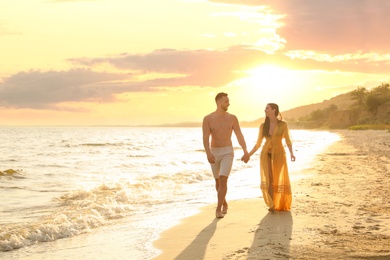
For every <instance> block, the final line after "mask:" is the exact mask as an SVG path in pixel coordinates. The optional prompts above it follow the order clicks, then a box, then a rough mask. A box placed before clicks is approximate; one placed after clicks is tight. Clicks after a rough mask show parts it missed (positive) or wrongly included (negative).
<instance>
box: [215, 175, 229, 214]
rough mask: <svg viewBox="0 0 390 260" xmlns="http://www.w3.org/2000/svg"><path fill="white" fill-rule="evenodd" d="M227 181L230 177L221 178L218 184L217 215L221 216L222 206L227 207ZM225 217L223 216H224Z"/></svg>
mask: <svg viewBox="0 0 390 260" xmlns="http://www.w3.org/2000/svg"><path fill="white" fill-rule="evenodd" d="M227 180H228V177H226V176H223V175H221V176H219V181H217V183H218V190H217V192H218V204H217V209H216V215H217V217H218V216H221V215H222V206H223V205H227V203H226V200H225V198H226V193H227ZM222 216H223V215H222Z"/></svg>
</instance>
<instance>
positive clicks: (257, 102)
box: [230, 64, 306, 117]
mask: <svg viewBox="0 0 390 260" xmlns="http://www.w3.org/2000/svg"><path fill="white" fill-rule="evenodd" d="M244 73H245V74H246V76H244V77H243V78H241V79H239V80H236V81H234V82H233V83H232V84H231V85H230V86H231V87H232V90H233V89H234V90H235V91H234V92H233V91H232V92H233V93H232V94H233V95H232V98H236V99H237V100H239V102H240V106H239V110H241V111H245V112H244V113H245V115H248V117H249V116H252V117H254V116H255V115H257V116H259V113H260V114H261V115H262V113H263V109H264V107H265V106H266V104H267V103H277V104H280V105H281V106H282V107H283V108H284V109H285V108H287V106H288V105H289V104H291V103H293V102H294V101H296V100H299V98H300V96H301V95H302V94H303V93H302V91H301V90H302V86H304V85H305V81H306V79H305V78H306V77H305V76H304V75H302V72H300V71H299V70H294V69H289V68H285V67H282V66H278V65H274V64H264V65H261V66H258V67H255V68H253V69H250V70H247V71H244ZM232 109H233V107H232ZM248 111H249V112H248ZM249 113H255V114H254V115H250V114H249Z"/></svg>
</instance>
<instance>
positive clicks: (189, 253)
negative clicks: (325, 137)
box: [155, 130, 390, 260]
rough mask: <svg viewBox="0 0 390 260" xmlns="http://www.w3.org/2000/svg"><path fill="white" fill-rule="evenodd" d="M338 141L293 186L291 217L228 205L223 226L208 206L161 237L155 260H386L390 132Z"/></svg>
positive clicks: (255, 202)
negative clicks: (160, 252) (160, 251)
mask: <svg viewBox="0 0 390 260" xmlns="http://www.w3.org/2000/svg"><path fill="white" fill-rule="evenodd" d="M335 133H338V134H340V136H341V139H340V140H339V141H338V142H336V143H334V144H333V145H332V146H330V147H329V148H327V149H326V150H325V151H324V152H322V153H320V154H319V155H317V157H316V159H315V161H314V163H313V164H312V165H311V167H310V168H307V169H305V170H304V171H303V172H302V174H307V175H308V176H309V177H308V178H303V179H300V180H297V181H295V182H293V183H292V185H293V186H292V191H293V204H292V210H291V212H275V213H269V212H268V211H267V207H266V205H265V204H264V202H263V200H262V198H260V197H259V198H253V199H247V200H238V201H231V202H230V203H229V212H228V214H227V215H226V216H225V217H224V218H222V219H216V218H215V216H214V212H215V205H209V206H206V207H204V208H203V209H202V212H201V213H199V214H197V215H195V216H191V217H188V218H186V219H184V220H183V222H182V223H180V224H179V225H177V226H175V227H173V228H171V229H169V230H167V231H165V232H163V233H162V234H161V237H160V239H159V240H157V241H156V242H155V246H156V247H157V248H159V249H161V250H162V254H161V255H159V256H157V257H156V258H155V259H186V260H187V259H390V132H388V131H372V130H367V131H348V130H345V131H335ZM297 159H299V158H297Z"/></svg>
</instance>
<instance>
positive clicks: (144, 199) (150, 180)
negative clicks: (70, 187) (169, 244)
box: [0, 171, 211, 251]
mask: <svg viewBox="0 0 390 260" xmlns="http://www.w3.org/2000/svg"><path fill="white" fill-rule="evenodd" d="M210 178H211V175H210V173H209V172H207V173H205V172H204V173H202V172H199V171H185V172H180V173H176V174H173V175H170V176H168V175H164V174H161V175H156V176H149V177H146V176H145V177H142V178H140V179H139V180H138V181H137V182H134V183H129V182H124V183H119V182H116V183H112V184H107V183H101V184H99V185H98V186H95V187H92V188H91V189H88V188H80V189H78V190H74V191H71V192H68V193H66V194H64V195H62V196H60V197H57V198H55V199H54V201H55V202H56V203H57V204H58V206H56V207H53V208H52V212H51V214H49V215H47V216H44V217H42V218H40V219H38V220H35V221H33V222H27V223H12V224H6V225H0V230H1V231H0V251H10V250H14V249H18V248H21V247H25V246H30V245H33V244H36V243H41V242H51V241H55V240H57V239H61V238H67V237H73V236H77V235H80V234H83V233H87V232H89V231H91V230H92V229H94V228H97V227H100V226H104V225H108V224H110V221H111V220H115V219H121V218H124V217H129V216H131V215H132V214H139V212H142V211H145V212H147V211H148V210H149V209H150V205H159V204H161V203H165V204H166V203H169V202H170V201H171V202H172V201H174V200H175V197H176V196H177V195H178V194H180V193H181V192H183V185H185V184H191V183H199V182H202V181H204V180H208V179H210ZM135 212H137V213H135Z"/></svg>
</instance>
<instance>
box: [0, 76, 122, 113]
mask: <svg viewBox="0 0 390 260" xmlns="http://www.w3.org/2000/svg"><path fill="white" fill-rule="evenodd" d="M123 78H124V76H123V75H115V74H109V73H96V72H93V71H90V70H85V69H74V70H69V71H48V72H40V71H29V72H21V73H18V74H15V75H13V76H11V77H9V78H6V79H5V80H4V81H3V82H2V83H0V105H1V106H4V107H13V108H35V109H46V108H51V109H53V108H55V106H54V105H55V104H56V103H61V102H78V101H109V100H110V99H113V97H112V94H113V93H114V92H115V90H113V89H111V88H110V87H109V86H107V85H106V82H110V81H111V80H119V79H123ZM114 89H115V88H114Z"/></svg>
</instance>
